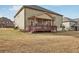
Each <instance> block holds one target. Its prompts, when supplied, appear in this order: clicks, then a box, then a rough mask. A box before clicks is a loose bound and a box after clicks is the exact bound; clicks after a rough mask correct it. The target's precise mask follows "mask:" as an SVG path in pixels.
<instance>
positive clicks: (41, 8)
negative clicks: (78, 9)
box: [14, 5, 63, 17]
mask: <svg viewBox="0 0 79 59" xmlns="http://www.w3.org/2000/svg"><path fill="white" fill-rule="evenodd" d="M23 8H30V9H35V10H39V11H43V12H48V13H52V14H55V15H59V16H63V15H61V14H58V13H56V12H53V11H50V10H47V9H45V8H43V7H40V6H37V5H24V6H22V7H21V9H20V10H19V11H18V12H17V13H16V15H15V16H14V17H16V16H17V15H18V14H19V12H20V11H21V10H22V9H23Z"/></svg>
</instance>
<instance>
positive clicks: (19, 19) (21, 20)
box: [15, 9, 24, 29]
mask: <svg viewBox="0 0 79 59" xmlns="http://www.w3.org/2000/svg"><path fill="white" fill-rule="evenodd" d="M15 26H18V27H19V29H24V9H22V11H21V12H20V13H19V14H18V15H17V16H16V17H15Z"/></svg>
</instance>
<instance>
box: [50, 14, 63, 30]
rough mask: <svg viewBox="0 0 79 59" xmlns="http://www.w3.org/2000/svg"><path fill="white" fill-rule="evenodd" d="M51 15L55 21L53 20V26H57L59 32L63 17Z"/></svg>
mask: <svg viewBox="0 0 79 59" xmlns="http://www.w3.org/2000/svg"><path fill="white" fill-rule="evenodd" d="M51 15H52V17H55V19H54V25H56V26H57V30H58V31H61V30H62V29H61V24H62V22H63V16H59V15H54V14H51Z"/></svg>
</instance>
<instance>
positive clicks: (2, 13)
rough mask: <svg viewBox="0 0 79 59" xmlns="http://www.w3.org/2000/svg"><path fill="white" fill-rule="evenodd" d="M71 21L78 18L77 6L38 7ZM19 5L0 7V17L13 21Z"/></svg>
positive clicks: (78, 7) (78, 10)
mask: <svg viewBox="0 0 79 59" xmlns="http://www.w3.org/2000/svg"><path fill="white" fill-rule="evenodd" d="M39 6H41V7H44V8H46V9H48V10H51V11H54V12H56V13H59V14H61V15H64V16H65V17H69V18H72V19H75V18H79V5H39ZM20 7H21V6H20V5H0V17H7V18H9V19H11V20H14V15H15V14H16V12H17V10H19V9H20Z"/></svg>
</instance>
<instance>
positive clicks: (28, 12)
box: [26, 8, 63, 28]
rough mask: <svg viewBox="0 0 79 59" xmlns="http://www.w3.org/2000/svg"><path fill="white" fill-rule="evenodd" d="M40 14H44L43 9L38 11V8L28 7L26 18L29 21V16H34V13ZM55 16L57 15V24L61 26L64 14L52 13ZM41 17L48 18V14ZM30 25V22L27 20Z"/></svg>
mask: <svg viewBox="0 0 79 59" xmlns="http://www.w3.org/2000/svg"><path fill="white" fill-rule="evenodd" d="M38 14H43V12H42V11H38V10H34V9H29V8H26V20H27V21H28V17H31V16H34V15H38ZM51 15H52V16H53V17H55V25H56V26H57V27H58V28H60V25H61V24H62V20H63V16H59V15H54V14H51ZM39 17H43V18H48V19H49V16H48V15H41V16H39ZM27 25H28V22H27Z"/></svg>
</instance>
